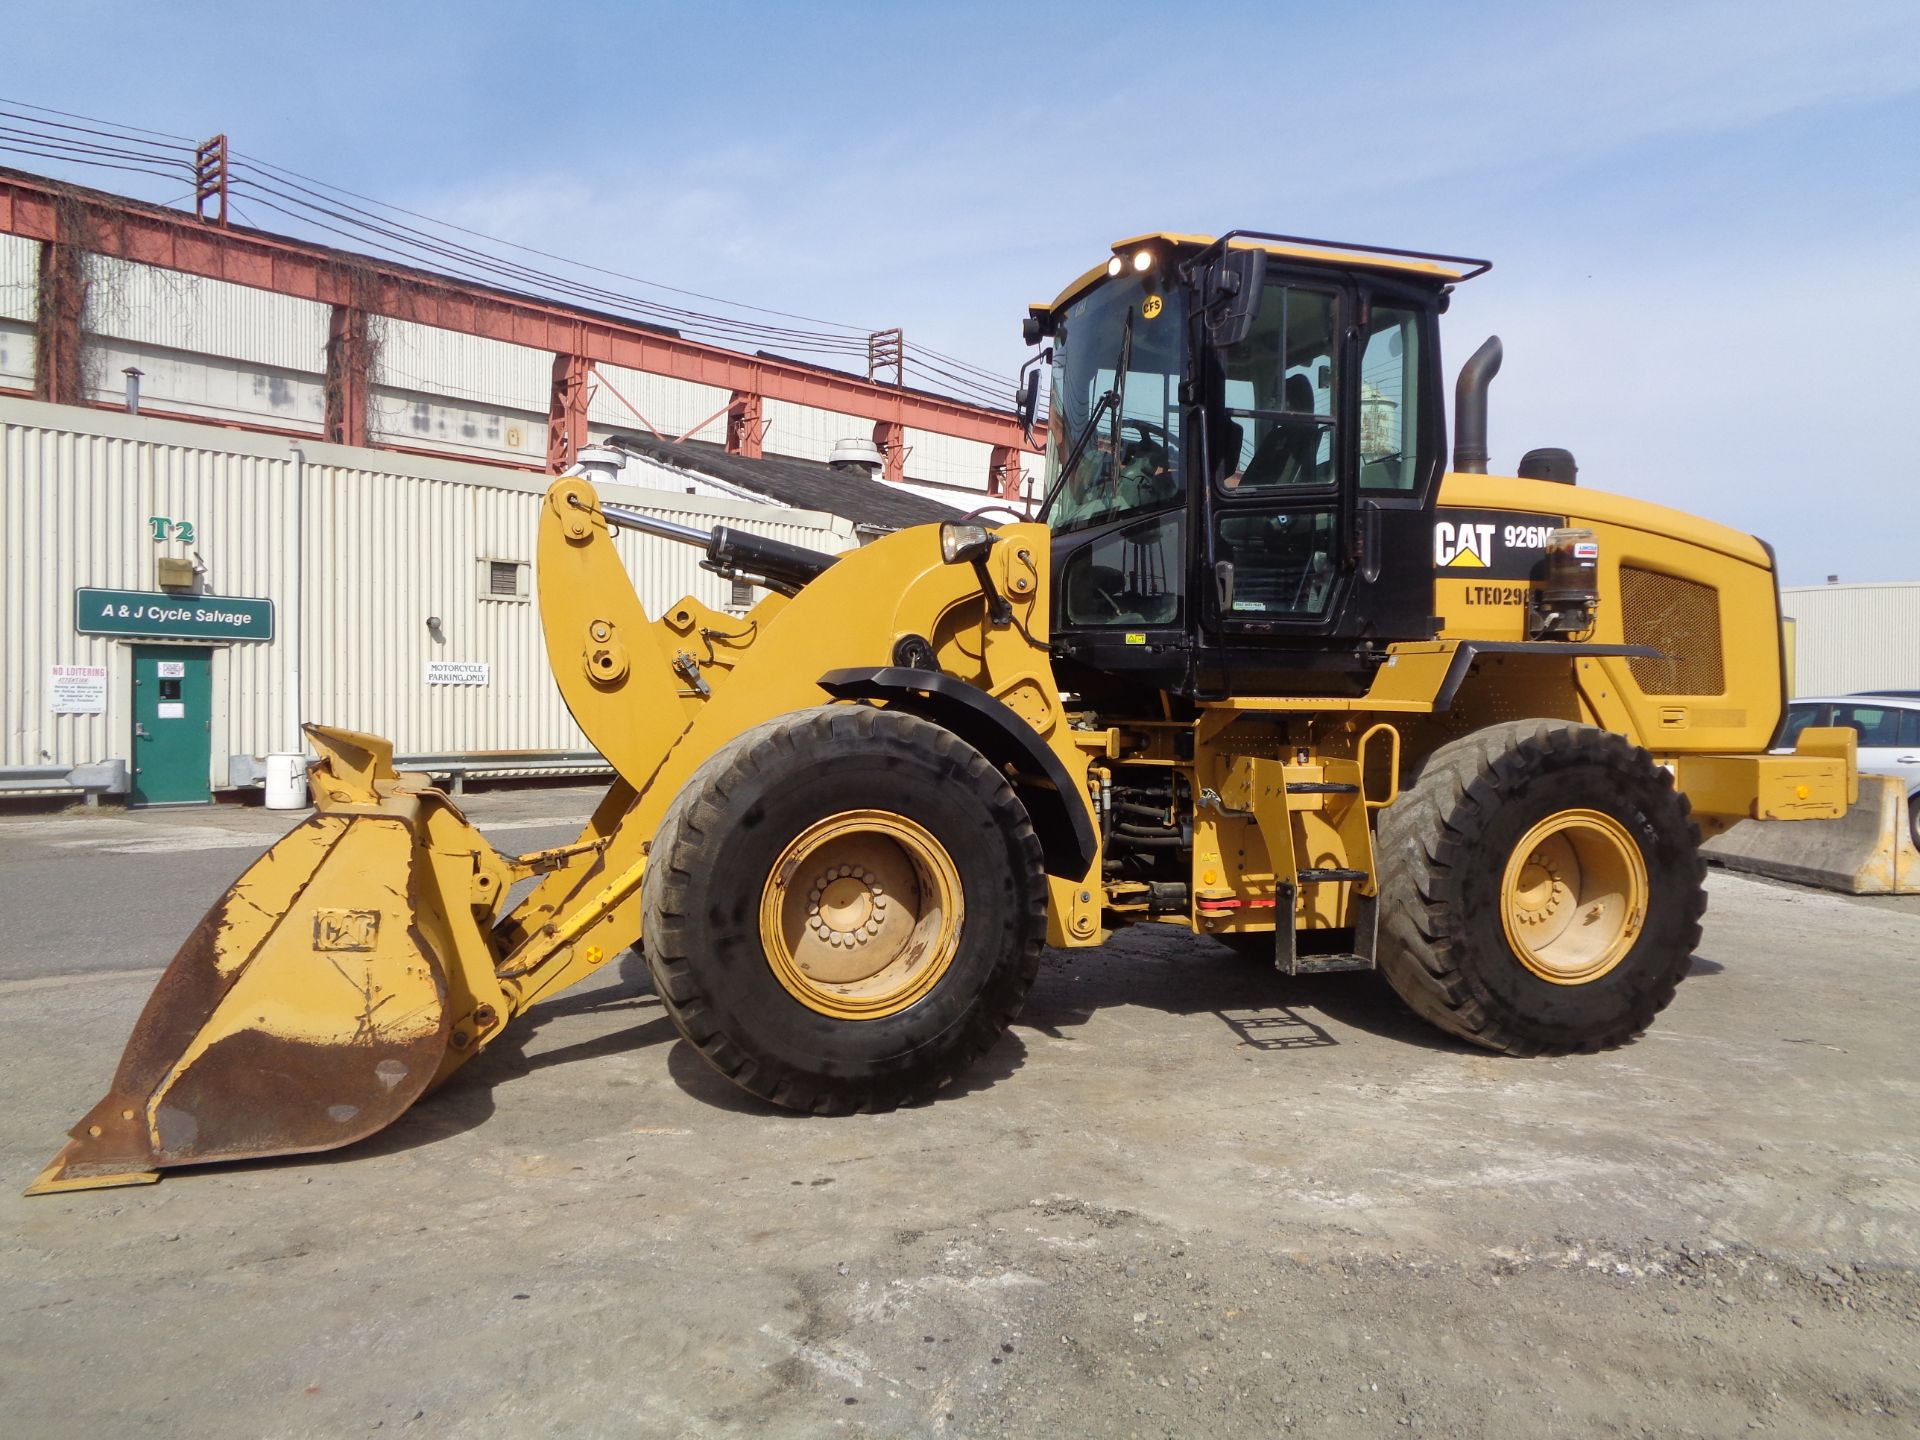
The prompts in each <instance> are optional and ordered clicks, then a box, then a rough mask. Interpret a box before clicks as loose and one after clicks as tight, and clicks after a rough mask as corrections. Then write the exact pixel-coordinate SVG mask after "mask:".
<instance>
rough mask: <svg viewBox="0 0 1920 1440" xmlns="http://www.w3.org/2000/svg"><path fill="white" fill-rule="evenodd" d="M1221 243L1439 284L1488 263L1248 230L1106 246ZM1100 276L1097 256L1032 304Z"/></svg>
mask: <svg viewBox="0 0 1920 1440" xmlns="http://www.w3.org/2000/svg"><path fill="white" fill-rule="evenodd" d="M1223 242H1224V243H1225V244H1226V245H1227V246H1229V247H1230V248H1232V249H1235V250H1264V251H1266V252H1267V253H1268V254H1269V255H1273V256H1277V257H1279V258H1281V259H1285V260H1302V261H1306V262H1307V263H1309V264H1315V265H1338V266H1341V267H1343V268H1349V267H1350V268H1354V269H1364V270H1385V271H1389V272H1391V273H1394V274H1398V275H1403V276H1406V277H1407V278H1408V279H1413V280H1427V281H1431V282H1434V283H1436V284H1441V285H1454V284H1458V283H1459V282H1460V281H1462V280H1471V279H1473V277H1474V276H1476V275H1484V274H1486V273H1487V271H1489V270H1491V269H1492V268H1493V262H1492V261H1491V260H1476V259H1473V258H1472V257H1470V256H1466V255H1433V254H1428V253H1427V252H1425V251H1421V250H1394V249H1391V248H1389V247H1387V246H1383V245H1352V244H1347V243H1345V242H1343V241H1339V240H1310V239H1308V238H1306V237H1305V236H1300V235H1267V234H1262V233H1260V232H1258V231H1253V230H1230V231H1228V232H1227V234H1226V235H1225V236H1217V235H1182V234H1178V233H1176V232H1174V231H1171V230H1156V231H1153V232H1151V233H1150V234H1146V235H1133V236H1129V237H1128V238H1127V239H1125V240H1116V241H1114V242H1113V245H1112V247H1111V248H1112V252H1113V254H1115V255H1124V254H1126V253H1128V252H1129V251H1133V250H1139V249H1142V248H1144V247H1147V246H1163V247H1165V248H1167V249H1178V250H1185V251H1189V252H1192V253H1196V254H1197V253H1198V252H1199V251H1202V250H1205V249H1207V248H1208V247H1209V246H1213V245H1218V244H1221V243H1223ZM1106 275H1107V261H1105V260H1102V261H1101V262H1100V263H1099V264H1098V265H1096V266H1094V267H1093V268H1092V269H1091V270H1089V271H1087V273H1086V274H1084V275H1082V276H1081V277H1080V278H1079V279H1078V280H1075V281H1074V282H1073V283H1072V284H1071V285H1069V286H1068V287H1067V288H1066V289H1065V290H1062V291H1061V292H1060V294H1059V296H1058V298H1056V299H1055V300H1054V302H1053V304H1051V305H1049V306H1045V307H1040V306H1035V307H1034V308H1035V309H1041V308H1045V309H1047V310H1058V309H1059V308H1060V307H1061V306H1062V305H1065V304H1066V303H1067V302H1068V301H1069V300H1072V299H1074V298H1075V297H1076V296H1078V295H1079V294H1080V293H1081V292H1082V291H1084V290H1086V289H1088V288H1089V287H1090V286H1092V285H1093V284H1094V283H1095V282H1096V281H1099V280H1103V279H1105V278H1106Z"/></svg>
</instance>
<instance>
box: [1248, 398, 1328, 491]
mask: <svg viewBox="0 0 1920 1440" xmlns="http://www.w3.org/2000/svg"><path fill="white" fill-rule="evenodd" d="M1285 403H1286V407H1287V409H1288V410H1289V411H1291V412H1293V413H1295V414H1299V415H1311V414H1313V413H1314V410H1313V382H1312V381H1311V380H1309V379H1307V377H1306V376H1304V375H1289V376H1288V377H1287V384H1286V400H1285ZM1325 434H1326V431H1325V430H1324V429H1322V428H1321V427H1320V426H1318V425H1314V424H1307V423H1303V422H1301V421H1295V420H1281V421H1277V422H1275V424H1274V426H1273V428H1272V429H1271V430H1269V431H1268V432H1267V434H1266V438H1265V439H1263V440H1262V441H1261V442H1260V446H1259V448H1258V449H1257V450H1255V451H1254V452H1253V458H1252V459H1251V460H1249V461H1248V462H1247V470H1246V474H1245V476H1243V477H1242V479H1241V481H1240V483H1241V484H1242V485H1247V486H1267V485H1311V484H1313V483H1314V482H1315V481H1316V480H1318V479H1319V478H1320V476H1319V457H1320V440H1321V437H1322V436H1323V435H1325Z"/></svg>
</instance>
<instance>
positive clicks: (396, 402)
mask: <svg viewBox="0 0 1920 1440" xmlns="http://www.w3.org/2000/svg"><path fill="white" fill-rule="evenodd" d="M371 431H372V438H373V439H375V440H377V441H383V442H385V443H387V444H391V445H400V446H405V447H406V448H408V449H410V450H432V451H436V452H440V453H444V454H447V455H450V456H457V455H473V456H478V457H482V458H485V459H488V460H506V461H511V462H513V463H515V464H518V465H526V466H539V465H544V464H545V463H546V458H547V416H546V412H545V411H544V410H542V411H539V412H537V413H536V412H534V411H532V410H514V409H511V408H509V407H506V406H501V405H491V404H489V403H487V402H486V401H480V400H474V401H465V400H449V399H447V398H445V397H444V396H440V395H432V394H426V393H422V392H419V391H412V390H397V389H394V388H393V387H391V386H387V385H375V386H374V387H373V423H372V426H371Z"/></svg>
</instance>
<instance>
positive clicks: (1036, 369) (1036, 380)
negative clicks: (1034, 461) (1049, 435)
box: [1013, 350, 1053, 445]
mask: <svg viewBox="0 0 1920 1440" xmlns="http://www.w3.org/2000/svg"><path fill="white" fill-rule="evenodd" d="M1052 358H1053V351H1052V350H1043V351H1041V352H1040V353H1039V354H1038V355H1036V356H1034V357H1033V358H1032V359H1031V360H1029V361H1027V363H1026V364H1025V365H1023V366H1021V367H1020V388H1019V389H1018V390H1017V391H1015V392H1014V397H1013V413H1014V415H1015V416H1016V417H1017V418H1018V419H1019V421H1020V433H1021V434H1023V435H1025V436H1026V437H1027V443H1028V444H1029V445H1031V444H1032V443H1033V422H1034V417H1035V416H1036V415H1038V414H1039V413H1040V367H1041V365H1042V364H1044V363H1045V362H1046V361H1048V360H1051V359H1052Z"/></svg>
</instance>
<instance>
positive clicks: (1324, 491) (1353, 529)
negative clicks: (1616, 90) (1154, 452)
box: [1200, 270, 1444, 679]
mask: <svg viewBox="0 0 1920 1440" xmlns="http://www.w3.org/2000/svg"><path fill="white" fill-rule="evenodd" d="M1434 303H1435V302H1434V298H1433V296H1432V295H1431V294H1428V293H1424V292H1420V291H1417V290H1410V289H1405V288H1402V287H1398V286H1395V285H1394V284H1392V282H1388V281H1375V280H1373V279H1371V278H1369V277H1365V276H1349V277H1346V278H1334V277H1329V276H1327V275H1325V274H1306V273H1300V274H1287V273H1285V272H1276V271H1271V270H1270V271H1269V272H1268V275H1267V279H1266V285H1265V288H1264V290H1263V293H1262V297H1261V304H1260V308H1259V311H1258V312H1257V314H1256V316H1255V318H1254V321H1253V324H1252V326H1251V328H1250V330H1249V332H1248V334H1247V336H1246V338H1245V339H1244V340H1242V341H1240V342H1238V343H1236V344H1234V345H1232V346H1231V347H1228V348H1225V349H1218V350H1215V351H1214V352H1213V357H1212V358H1213V361H1214V364H1213V366H1212V371H1213V389H1212V396H1211V399H1212V404H1211V405H1210V406H1209V413H1210V415H1211V416H1212V419H1211V421H1210V422H1209V424H1208V426H1207V457H1206V461H1205V467H1206V470H1207V482H1208V483H1207V484H1206V485H1205V486H1204V487H1200V488H1202V489H1203V492H1204V509H1205V512H1206V513H1205V522H1204V524H1205V534H1206V537H1207V546H1208V548H1207V552H1206V555H1205V562H1206V563H1205V573H1204V574H1203V575H1202V576H1201V577H1200V578H1201V579H1202V581H1203V582H1204V581H1210V582H1211V583H1209V584H1207V585H1206V589H1207V591H1208V592H1210V593H1209V594H1208V596H1207V599H1208V604H1207V606H1206V607H1205V610H1204V612H1203V613H1204V614H1205V617H1206V623H1207V628H1208V631H1209V634H1208V636H1207V639H1208V641H1209V643H1210V644H1211V645H1212V646H1213V647H1215V648H1217V649H1220V650H1223V651H1225V652H1227V653H1228V654H1236V653H1237V654H1238V655H1239V657H1240V658H1239V661H1238V662H1237V663H1236V664H1235V665H1234V666H1231V667H1230V668H1235V669H1237V670H1238V671H1239V672H1240V674H1241V675H1242V676H1243V677H1244V678H1247V679H1251V678H1252V677H1251V676H1250V675H1248V674H1247V667H1246V663H1245V662H1246V659H1247V652H1256V653H1257V652H1266V653H1267V654H1268V655H1270V656H1278V657H1279V660H1278V662H1277V663H1279V664H1280V665H1281V666H1282V668H1284V667H1285V666H1286V664H1288V663H1291V662H1289V661H1287V659H1286V658H1285V653H1284V652H1286V651H1288V650H1289V649H1291V650H1292V651H1293V652H1295V656H1296V657H1298V655H1299V654H1300V653H1301V652H1303V651H1304V650H1306V649H1308V648H1311V647H1309V646H1307V645H1305V644H1304V643H1303V642H1304V641H1306V640H1308V639H1312V640H1314V641H1317V642H1318V645H1319V648H1320V649H1321V650H1325V649H1326V646H1325V640H1326V638H1327V637H1329V636H1333V637H1340V636H1350V637H1354V638H1356V639H1365V640H1370V641H1371V640H1377V641H1379V642H1381V643H1385V642H1388V641H1392V640H1409V639H1426V638H1429V637H1430V636H1431V635H1432V634H1433V619H1432V610H1433V572H1432V563H1431V547H1432V537H1431V520H1432V505H1433V492H1434V487H1435V484H1436V482H1437V479H1438V473H1439V468H1440V466H1439V456H1440V454H1441V451H1442V449H1443V446H1444V437H1443V435H1442V433H1441V423H1440V417H1439V413H1438V410H1437V407H1436V405H1435V404H1434V400H1433V397H1434V395H1435V385H1434V376H1435V375H1436V374H1437V367H1438V357H1437V355H1436V354H1435V353H1434V346H1433V333H1434V324H1433V310H1434ZM1255 668H1256V669H1260V668H1265V667H1262V666H1258V665H1256V666H1255Z"/></svg>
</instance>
